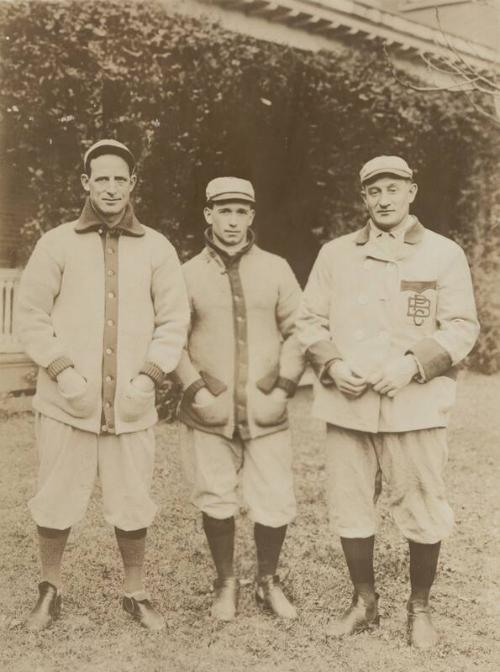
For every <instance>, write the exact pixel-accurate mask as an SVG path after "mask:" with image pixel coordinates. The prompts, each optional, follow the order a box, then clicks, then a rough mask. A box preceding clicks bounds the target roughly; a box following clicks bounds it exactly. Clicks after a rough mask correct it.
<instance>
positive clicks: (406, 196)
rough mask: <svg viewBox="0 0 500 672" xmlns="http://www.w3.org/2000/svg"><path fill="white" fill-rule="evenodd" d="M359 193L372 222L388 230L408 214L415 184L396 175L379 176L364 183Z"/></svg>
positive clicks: (415, 189)
mask: <svg viewBox="0 0 500 672" xmlns="http://www.w3.org/2000/svg"><path fill="white" fill-rule="evenodd" d="M361 195H362V197H363V200H364V202H365V205H366V207H367V208H368V212H369V213H370V217H371V218H372V220H373V222H374V223H375V224H376V225H377V226H378V227H380V228H381V229H384V230H387V231H390V230H391V229H393V228H394V227H395V226H397V225H398V224H400V223H401V222H402V221H403V220H404V219H405V218H406V217H407V216H408V214H409V212H410V204H411V203H413V201H414V200H415V196H416V195H417V185H416V184H415V183H414V182H410V181H409V180H404V179H401V178H398V177H392V176H390V175H389V176H381V177H379V178H378V179H375V180H374V181H373V182H370V183H368V184H365V185H364V186H363V188H362V190H361Z"/></svg>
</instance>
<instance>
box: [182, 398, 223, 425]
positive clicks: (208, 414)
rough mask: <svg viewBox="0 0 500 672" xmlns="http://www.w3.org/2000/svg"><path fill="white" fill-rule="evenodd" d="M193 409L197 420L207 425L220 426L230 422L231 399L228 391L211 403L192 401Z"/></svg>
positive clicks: (191, 406)
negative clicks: (201, 403)
mask: <svg viewBox="0 0 500 672" xmlns="http://www.w3.org/2000/svg"><path fill="white" fill-rule="evenodd" d="M190 408H191V411H192V413H193V415H194V417H195V418H196V420H197V421H198V422H199V423H200V424H202V425H206V426H207V427H218V426H221V425H225V424H227V423H228V422H229V399H228V394H227V392H223V393H222V394H219V395H218V396H216V397H215V399H214V400H213V401H212V402H211V403H210V404H203V405H200V404H195V403H194V402H191V404H190Z"/></svg>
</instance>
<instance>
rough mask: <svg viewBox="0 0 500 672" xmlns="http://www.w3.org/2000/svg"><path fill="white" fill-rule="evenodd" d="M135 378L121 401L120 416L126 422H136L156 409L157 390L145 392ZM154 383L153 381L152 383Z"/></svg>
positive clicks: (123, 393) (127, 387) (126, 388)
mask: <svg viewBox="0 0 500 672" xmlns="http://www.w3.org/2000/svg"><path fill="white" fill-rule="evenodd" d="M135 381H136V378H133V379H132V380H131V381H130V382H129V383H128V385H127V386H126V387H125V390H124V391H123V392H122V394H121V396H120V401H119V411H120V416H121V417H122V419H123V420H125V422H134V421H135V420H138V419H139V418H140V417H141V416H143V415H144V414H145V413H146V412H147V411H149V410H151V409H152V408H153V407H154V401H155V388H154V385H152V388H151V389H150V390H144V389H143V387H142V386H139V385H137V384H136V382H135ZM151 382H153V381H151Z"/></svg>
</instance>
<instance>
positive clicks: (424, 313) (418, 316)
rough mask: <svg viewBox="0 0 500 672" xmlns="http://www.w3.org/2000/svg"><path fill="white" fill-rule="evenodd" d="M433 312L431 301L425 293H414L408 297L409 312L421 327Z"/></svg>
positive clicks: (415, 323) (414, 321)
mask: <svg viewBox="0 0 500 672" xmlns="http://www.w3.org/2000/svg"><path fill="white" fill-rule="evenodd" d="M430 314H431V302H430V301H429V299H428V298H427V297H426V296H424V295H423V294H413V295H411V296H409V297H408V312H407V313H406V315H407V316H408V317H411V318H412V320H413V324H414V325H415V326H416V327H421V326H422V325H423V323H424V322H425V320H426V319H427V318H428V317H429V316H430Z"/></svg>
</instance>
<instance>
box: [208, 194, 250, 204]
mask: <svg viewBox="0 0 500 672" xmlns="http://www.w3.org/2000/svg"><path fill="white" fill-rule="evenodd" d="M207 201H212V202H214V203H215V202H218V201H245V202H246V203H255V199H254V198H252V197H251V196H249V195H248V194H241V193H239V192H236V191H234V192H228V193H226V194H217V195H216V196H208V194H207Z"/></svg>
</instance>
